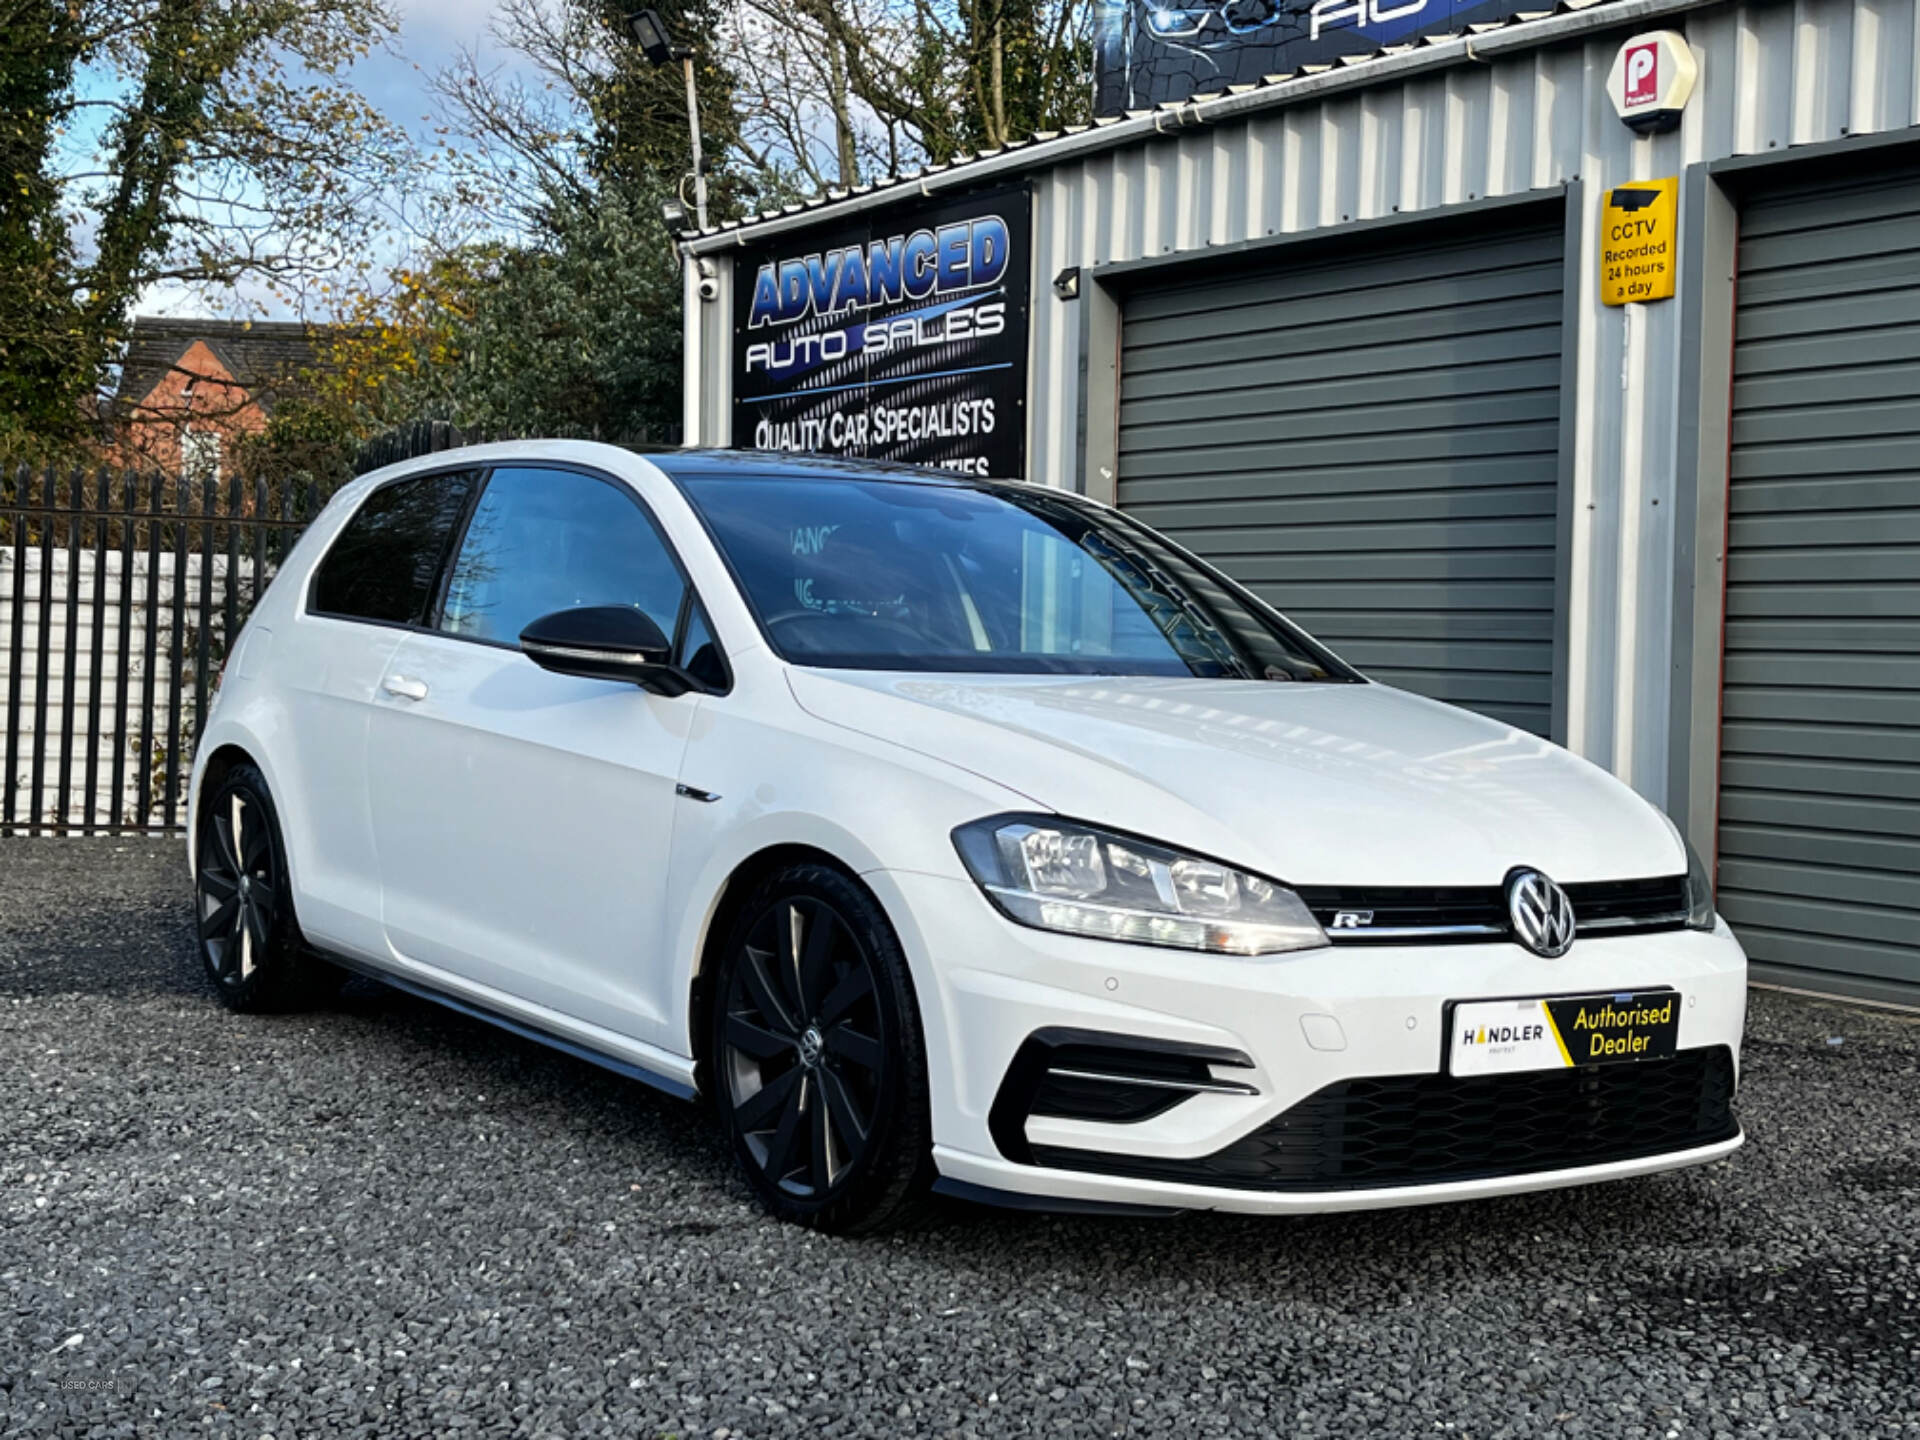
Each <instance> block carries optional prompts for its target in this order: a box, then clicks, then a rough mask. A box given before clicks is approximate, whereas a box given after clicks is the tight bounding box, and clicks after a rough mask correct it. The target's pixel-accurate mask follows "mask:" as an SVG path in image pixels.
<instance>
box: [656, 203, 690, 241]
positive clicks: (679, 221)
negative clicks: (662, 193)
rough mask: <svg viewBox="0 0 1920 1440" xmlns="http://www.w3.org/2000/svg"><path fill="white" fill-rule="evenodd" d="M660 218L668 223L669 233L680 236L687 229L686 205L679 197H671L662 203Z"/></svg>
mask: <svg viewBox="0 0 1920 1440" xmlns="http://www.w3.org/2000/svg"><path fill="white" fill-rule="evenodd" d="M660 218H661V219H662V220H664V221H666V222H667V231H668V233H670V234H673V235H678V234H679V233H680V232H681V231H682V230H685V229H686V228H687V207H686V203H685V202H684V201H683V200H681V198H680V197H679V196H678V195H669V196H668V197H667V198H666V199H665V200H662V201H661V202H660Z"/></svg>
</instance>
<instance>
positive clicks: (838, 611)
mask: <svg viewBox="0 0 1920 1440" xmlns="http://www.w3.org/2000/svg"><path fill="white" fill-rule="evenodd" d="M681 486H682V488H683V489H684V490H685V492H686V494H687V496H688V497H689V499H691V501H692V502H693V504H694V507H695V508H696V509H697V510H698V511H699V512H700V514H701V515H702V517H704V519H705V520H706V523H707V526H708V528H709V530H710V531H711V532H712V534H713V537H714V539H715V541H716V542H717V543H718V544H719V546H720V550H721V552H722V554H724V555H725V557H726V560H727V563H728V564H729V565H730V566H731V567H732V570H733V573H734V575H735V577H736V578H737V579H738V581H739V583H740V587H741V589H742V590H743V591H744V592H745V594H746V597H747V601H748V603H749V604H750V605H751V606H752V607H753V609H754V612H755V613H756V615H757V616H758V618H759V620H760V624H761V626H762V628H763V629H764V630H765V631H766V634H767V638H768V639H769V640H770V641H771V642H772V644H773V646H774V648H775V649H776V650H777V651H778V652H779V653H780V654H781V655H782V656H784V657H785V658H786V659H788V660H791V661H794V662H796V663H798V664H802V665H820V666H830V667H835V668H842V669H862V670H933V671H940V670H946V671H975V672H979V671H987V672H1000V673H1006V674H1068V675H1200V676H1210V677H1225V678H1239V679H1252V680H1352V679H1355V678H1357V677H1356V676H1355V675H1354V674H1353V672H1352V671H1350V670H1347V669H1346V668H1345V667H1343V666H1342V665H1340V663H1339V662H1338V661H1336V660H1335V659H1334V658H1333V657H1332V656H1331V655H1329V654H1327V653H1326V652H1325V651H1323V650H1322V649H1321V648H1320V647H1319V646H1317V645H1316V644H1314V643H1313V642H1312V641H1311V640H1309V639H1307V637H1306V636H1304V635H1302V634H1301V633H1300V632H1299V631H1297V630H1294V629H1293V628H1292V627H1290V626H1289V625H1288V624H1287V623H1286V622H1285V621H1284V620H1282V619H1281V618H1280V617H1279V616H1278V615H1277V614H1275V613H1274V612H1272V611H1271V610H1269V609H1267V608H1266V607H1265V606H1263V605H1261V604H1260V602H1259V601H1257V600H1255V599H1254V598H1253V597H1252V596H1250V595H1248V594H1247V593H1246V592H1245V591H1243V590H1240V589H1239V587H1237V586H1235V585H1233V584H1232V582H1230V581H1228V580H1226V579H1224V578H1223V577H1221V576H1220V575H1219V574H1217V573H1216V572H1214V571H1212V570H1210V569H1208V568H1207V567H1205V566H1203V565H1201V564H1200V563H1198V562H1197V561H1195V560H1194V559H1193V558H1192V557H1190V556H1188V555H1186V554H1185V553H1184V552H1182V551H1180V550H1178V549H1176V548H1175V547H1173V546H1172V545H1170V544H1169V543H1168V542H1167V541H1165V540H1163V539H1162V538H1160V537H1159V536H1158V535H1156V534H1154V533H1153V532H1152V531H1150V530H1148V529H1146V528H1144V527H1142V526H1140V525H1137V524H1135V523H1133V522H1132V521H1129V520H1127V519H1126V518H1125V517H1123V516H1120V515H1117V514H1115V513H1113V512H1111V511H1106V510H1103V509H1100V508H1099V507H1096V506H1092V505H1088V504H1085V503H1082V502H1076V501H1072V500H1068V499H1066V498H1064V497H1056V496H1052V495H1048V494H1046V493H1045V492H1041V491H1034V490H1027V489H1015V488H1013V487H1009V486H1000V487H974V486H968V485H952V484H939V483H933V484H929V483H920V482H913V481H889V480H873V479H855V478H847V479H822V478H818V477H814V476H795V477H793V478H785V477H778V478H776V477H772V476H769V477H765V478H757V477H755V478H748V477H737V476H726V477H700V476H692V477H687V478H685V479H683V480H682V481H681Z"/></svg>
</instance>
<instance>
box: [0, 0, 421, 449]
mask: <svg viewBox="0 0 1920 1440" xmlns="http://www.w3.org/2000/svg"><path fill="white" fill-rule="evenodd" d="M393 29H394V20H393V17H392V15H391V13H390V12H389V11H388V10H387V8H386V5H385V3H384V0H0V457H4V456H5V455H6V454H7V453H8V452H10V451H14V450H18V449H20V448H21V447H23V446H33V447H41V448H45V447H49V446H54V447H57V446H59V445H61V444H65V443H71V442H73V441H75V440H77V439H78V438H80V437H81V436H82V435H83V434H84V432H85V429H86V426H87V420H88V416H89V412H90V409H91V402H92V400H93V397H95V396H96V395H97V394H98V392H99V391H100V389H101V387H102V386H103V385H104V384H105V382H106V380H107V378H108V375H109V372H110V370H111V368H112V366H113V364H114V362H115V360H116V358H117V355H118V350H119V346H120V344H121V342H122V340H123V339H124V336H125V333H126V327H127V324H128V321H129V319H130V318H131V315H132V312H133V309H134V307H135V305H136V304H137V302H138V301H139V299H140V297H141V296H143V295H144V294H146V293H148V292H149V291H150V290H151V289H152V287H154V286H156V285H161V284H170V285H173V286H176V287H185V288H189V289H197V290H199V291H201V292H203V293H205V294H207V295H209V296H210V297H212V298H213V299H214V301H215V302H216V303H220V302H224V301H227V300H228V299H229V297H231V296H232V295H233V293H234V292H235V290H236V288H237V287H248V288H250V289H252V290H253V291H254V293H256V294H259V295H262V296H271V295H273V294H275V293H276V292H277V293H281V294H295V293H299V292H301V291H303V290H305V289H306V288H307V287H309V286H310V285H311V284H313V283H314V282H315V281H316V280H317V279H318V278H319V277H321V276H329V277H336V281H337V278H338V277H340V276H342V275H350V274H351V273H352V271H353V269H354V266H355V265H356V263H359V262H360V261H361V259H362V257H364V256H366V255H367V254H369V253H371V251H372V248H373V244H374V242H375V240H376V239H377V233H378V231H379V230H380V228H381V227H382V225H383V223H384V219H383V214H382V211H381V209H380V207H379V205H378V204H377V203H376V201H377V199H378V197H379V196H381V195H383V194H385V193H387V192H388V191H389V190H390V188H391V187H392V186H393V185H394V183H395V182H396V180H397V178H398V177H399V176H400V174H401V173H402V171H403V153H402V147H401V145H400V143H399V141H400V136H399V132H398V131H397V130H395V129H394V127H392V126H391V125H389V124H388V123H387V122H386V121H385V120H384V119H383V118H382V117H381V116H380V115H379V113H378V112H377V111H376V110H375V109H374V107H373V106H371V105H370V104H369V103H368V102H367V101H366V99H365V98H364V97H362V96H361V95H360V94H359V93H358V92H357V91H356V90H355V89H354V88H353V86H352V85H351V83H350V82H349V80H348V78H347V77H348V71H349V70H350V68H351V66H352V65H353V63H354V61H355V60H357V59H358V58H359V57H361V56H362V55H364V54H366V53H367V51H368V50H369V49H370V48H371V47H373V46H375V45H377V44H380V43H383V42H384V40H385V39H386V38H387V37H388V36H389V35H391V34H392V33H393ZM76 156H79V157H82V158H80V159H78V160H77V161H76V159H75V157H76ZM223 308H224V306H223Z"/></svg>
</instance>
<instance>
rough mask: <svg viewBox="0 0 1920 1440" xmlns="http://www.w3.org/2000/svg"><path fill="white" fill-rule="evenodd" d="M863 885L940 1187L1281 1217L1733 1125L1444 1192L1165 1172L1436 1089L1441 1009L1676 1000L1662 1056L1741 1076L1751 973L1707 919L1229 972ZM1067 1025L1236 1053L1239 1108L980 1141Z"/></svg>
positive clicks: (1267, 961) (1194, 1107) (1055, 1120)
mask: <svg viewBox="0 0 1920 1440" xmlns="http://www.w3.org/2000/svg"><path fill="white" fill-rule="evenodd" d="M864 878H865V879H866V880H867V882H868V883H869V884H870V885H872V886H873V887H874V889H875V891H876V893H878V894H879V896H880V898H881V900H882V903H883V904H885V905H886V907H887V909H888V912H889V914H890V915H892V916H893V917H894V918H895V921H896V925H897V926H898V928H899V930H900V935H901V941H902V943H903V944H904V945H905V946H906V948H907V951H908V955H909V958H910V960H911V962H912V966H913V974H914V978H915V982H916V986H917V988H918V991H919V997H918V998H919V1002H920V1010H921V1017H922V1022H923V1026H924V1029H925V1031H926V1041H927V1057H928V1067H929V1072H930V1079H931V1091H932V1095H931V1098H932V1104H933V1117H934V1141H935V1149H934V1155H935V1160H936V1163H937V1165H938V1167H939V1170H940V1173H941V1175H942V1176H943V1177H945V1178H948V1179H950V1180H956V1181H961V1182H964V1183H966V1184H969V1185H974V1186H981V1187H986V1188H989V1189H992V1190H996V1191H1001V1192H1012V1193H1017V1194H1022V1195H1030V1196H1043V1197H1050V1198H1053V1199H1057V1200H1060V1201H1063V1202H1080V1203H1084V1202H1104V1203H1113V1204H1123V1205H1135V1206H1140V1205H1150V1206H1167V1207H1176V1208H1190V1209H1222V1210H1239V1211H1248V1212H1255V1213H1293V1212H1303V1211H1317V1210H1342V1209H1370V1208H1378V1207H1384V1206H1393V1205H1416V1204H1431V1203H1436V1202H1440V1201H1447V1200H1459V1199H1471V1198H1476V1197H1481V1196H1491V1195H1503V1194H1512V1193H1516V1192H1520V1191H1527V1190H1539V1189H1549V1188H1554V1187H1557V1186H1566V1185H1579V1184H1586V1183H1591V1182H1595V1181H1600V1180H1610V1179H1621V1178H1626V1177H1628V1176H1633V1175H1643V1174H1649V1173H1653V1172H1655V1171H1660V1170H1668V1169H1675V1168H1678V1167H1681V1166H1686V1165H1696V1164H1702V1163H1705V1162H1707V1161H1711V1160H1714V1159H1717V1158H1719V1157H1720V1156H1722V1155H1725V1154H1727V1153H1729V1152H1730V1151H1732V1150H1734V1149H1736V1148H1738V1146H1739V1145H1740V1143H1741V1136H1740V1134H1739V1133H1738V1131H1737V1129H1736V1130H1733V1131H1732V1132H1731V1133H1724V1134H1716V1135H1714V1136H1712V1137H1711V1140H1710V1142H1709V1143H1701V1144H1690V1145H1683V1146H1678V1147H1676V1148H1671V1149H1662V1150H1661V1151H1660V1152H1659V1153H1655V1154H1635V1155H1632V1156H1629V1157H1626V1158H1618V1159H1609V1160H1607V1161H1606V1162H1605V1163H1597V1164H1583V1163H1579V1158H1578V1157H1575V1159H1574V1161H1573V1163H1569V1160H1568V1157H1567V1156H1566V1155H1565V1154H1562V1155H1559V1156H1556V1157H1554V1158H1553V1159H1551V1160H1548V1161H1544V1162H1543V1163H1542V1164H1541V1165H1540V1166H1539V1167H1538V1168H1534V1167H1532V1166H1528V1165H1524V1164H1523V1165H1522V1166H1521V1167H1519V1168H1518V1169H1517V1170H1514V1171H1512V1172H1511V1173H1500V1174H1490V1175H1480V1176H1474V1177H1471V1178H1457V1179H1455V1178H1450V1179H1447V1180H1445V1181H1442V1182H1440V1183H1416V1184H1370V1185H1365V1186H1351V1187H1348V1186H1341V1187H1337V1188H1302V1187H1301V1186H1299V1185H1291V1186H1289V1187H1287V1188H1285V1189H1276V1188H1271V1187H1262V1186H1261V1185H1260V1184H1258V1183H1257V1182H1254V1183H1248V1184H1214V1183H1187V1182H1186V1181H1185V1180H1182V1179H1178V1178H1167V1176H1168V1173H1171V1172H1177V1171H1178V1169H1179V1168H1180V1167H1179V1165H1178V1163H1177V1162H1181V1161H1197V1160H1201V1159H1203V1158H1204V1157H1210V1156H1215V1155H1217V1154H1219V1153H1220V1152H1222V1151H1223V1150H1225V1149H1226V1148H1227V1147H1229V1146H1232V1145H1234V1144H1235V1143H1236V1142H1239V1141H1242V1140H1244V1139H1245V1138H1247V1137H1249V1136H1252V1135H1254V1134H1255V1132H1259V1131H1261V1130H1262V1128H1263V1127H1266V1126H1268V1125H1269V1124H1270V1123H1271V1122H1275V1121H1276V1120H1277V1119H1279V1118H1280V1117H1282V1116H1283V1115H1285V1114H1286V1112H1289V1111H1291V1110H1293V1109H1294V1107H1296V1106H1298V1105H1299V1104H1300V1103H1301V1102H1302V1101H1305V1100H1307V1099H1308V1097H1310V1096H1314V1095H1316V1093H1317V1092H1321V1091H1323V1090H1324V1089H1325V1088H1326V1087H1328V1086H1332V1085H1336V1084H1337V1083H1338V1082H1343V1081H1358V1080H1370V1079H1373V1078H1376V1077H1395V1076H1421V1075H1428V1076H1433V1075H1438V1074H1440V1073H1441V1072H1442V1070H1443V1068H1444V1063H1445V1062H1444V1054H1445V1048H1446V1044H1447V1040H1448V1037H1447V1034H1446V1025H1447V1018H1448V1007H1449V1006H1450V1004H1451V1003H1452V1002H1456V1001H1464V1000H1481V999H1504V998H1513V999H1519V998H1527V997H1548V996H1571V995H1583V994H1596V993H1608V992H1617V991H1632V990H1647V989H1653V988H1658V987H1666V988H1671V989H1674V990H1676V991H1678V992H1679V994H1680V997H1681V1000H1680V1005H1681V1010H1680V1021H1679V1035H1678V1046H1679V1050H1680V1051H1681V1052H1682V1053H1683V1054H1686V1053H1687V1052H1694V1051H1705V1050H1709V1049H1711V1048H1712V1047H1722V1046H1724V1047H1726V1050H1727V1052H1728V1053H1729V1055H1730V1056H1731V1058H1732V1061H1733V1064H1734V1066H1735V1067H1737V1064H1738V1057H1739V1051H1740V1042H1741V1037H1742V1033H1743V1031H1744V1027H1745V1019H1746V983H1747V973H1746V972H1747V965H1746V957H1745V955H1744V953H1743V952H1742V951H1741V949H1740V946H1739V944H1738V942H1737V941H1736V940H1735V939H1734V938H1733V935H1732V933H1731V932H1730V931H1729V930H1728V929H1727V927H1726V925H1725V923H1724V922H1722V923H1721V924H1720V925H1719V926H1718V927H1717V928H1716V929H1715V930H1714V931H1713V932H1712V933H1703V932H1696V931H1685V930H1681V931H1668V932H1661V933H1656V934H1647V935H1630V936H1613V937H1606V938H1591V939H1583V940H1580V941H1578V942H1576V943H1575V945H1574V947H1573V948H1572V950H1570V951H1569V952H1568V953H1567V954H1566V955H1564V956H1562V957H1560V958H1559V959H1556V960H1544V959H1541V958H1540V957H1539V956H1536V955H1533V954H1532V953H1530V952H1528V951H1526V950H1524V949H1522V948H1521V947H1520V946H1518V945H1514V944H1511V943H1505V942H1499V943H1492V944H1471V945H1458V944H1456V945H1427V946H1416V945H1409V946H1374V945H1370V946H1359V945H1348V946H1338V947H1327V948H1324V949H1319V950H1313V951H1307V952H1302V953H1298V954H1294V955H1280V956H1271V957H1266V958H1261V959H1242V958H1237V957H1227V956H1215V955H1202V954H1196V953H1191V952H1186V951H1178V950H1164V949H1156V948H1153V947H1150V946H1138V945H1120V944H1115V943H1112V942H1108V941H1100V940H1089V939H1083V938H1079V937H1074V936H1068V935H1057V934H1053V933H1051V932H1047V931H1040V930H1034V929H1030V928H1027V927H1024V926H1018V925H1015V924H1013V923H1012V922H1010V921H1008V920H1006V919H1005V918H1004V917H1002V916H1001V915H1000V914H998V912H996V911H994V910H993V909H992V908H991V906H989V905H988V904H987V902H986V900H985V899H984V897H982V896H981V895H980V893H979V892H978V890H977V889H976V888H975V887H974V886H973V885H972V884H971V883H970V882H967V881H963V880H957V879H951V878H947V877H940V876H931V875H924V874H917V873H907V872H899V871H876V872H873V873H871V874H869V875H867V876H866V877H864ZM1063 1029H1065V1030H1073V1031H1077V1032H1096V1033H1098V1034H1101V1035H1110V1036H1124V1037H1127V1038H1129V1039H1132V1040H1136V1041H1151V1042H1162V1043H1165V1044H1167V1045H1170V1046H1200V1047H1207V1048H1209V1049H1213V1050H1223V1051H1237V1052H1240V1053H1241V1054H1242V1055H1244V1056H1245V1057H1246V1058H1247V1059H1248V1060H1250V1061H1251V1064H1250V1065H1249V1066H1246V1067H1239V1066H1235V1067H1232V1068H1221V1067H1217V1066H1216V1067H1215V1069H1214V1073H1215V1074H1216V1075H1218V1076H1219V1077H1221V1078H1223V1079H1224V1078H1231V1079H1232V1080H1235V1081H1239V1082H1244V1083H1245V1084H1246V1085H1247V1086H1248V1087H1249V1088H1250V1089H1251V1090H1252V1092H1253V1093H1251V1094H1201V1095H1195V1096H1193V1097H1192V1098H1190V1099H1186V1100H1183V1101H1181V1102H1180V1103H1179V1104H1176V1105H1174V1106H1173V1107H1172V1108H1171V1109H1168V1110H1166V1111H1165V1112H1163V1113H1161V1114H1158V1115H1156V1116H1153V1117H1151V1118H1148V1119H1145V1120H1140V1121H1133V1122H1129V1123H1123V1124H1113V1123H1104V1122H1099V1121H1092V1120H1085V1119H1067V1118H1059V1117H1051V1116H1033V1117H1031V1118H1028V1119H1026V1120H1025V1124H1024V1132H1025V1136H1026V1138H1027V1139H1028V1140H1029V1141H1031V1143H1032V1146H1033V1147H1034V1150H1035V1151H1037V1152H1038V1157H1039V1159H1040V1161H1041V1163H1025V1162H1026V1161H1028V1160H1030V1159H1032V1158H1034V1157H1031V1156H1022V1155H1019V1154H1014V1155H1010V1154H1009V1153H1007V1152H1008V1150H1009V1148H1017V1147H1009V1146H1006V1145H1003V1144H999V1143H997V1142H996V1140H995V1138H994V1135H993V1133H992V1129H991V1128H990V1123H989V1116H990V1112H991V1111H992V1109H993V1105H994V1100H995V1097H996V1095H997V1094H998V1093H999V1091H1000V1089H1001V1086H1002V1084H1003V1083H1004V1082H1005V1080H1006V1077H1007V1074H1008V1070H1009V1067H1010V1066H1011V1065H1012V1064H1013V1062H1014V1058H1015V1056H1016V1054H1017V1053H1018V1052H1019V1050H1020V1048H1021V1046H1022V1045H1023V1044H1024V1043H1026V1042H1027V1041H1028V1040H1029V1038H1030V1037H1032V1036H1034V1035H1036V1034H1038V1033H1041V1032H1049V1031H1057V1030H1063ZM1635 1063H1659V1062H1635ZM1607 1068H1609V1069H1618V1068H1619V1067H1607ZM1582 1073H1583V1074H1584V1073H1590V1072H1582ZM1005 1134H1006V1132H1005V1129H1004V1122H1003V1128H1002V1137H1003V1139H1004V1138H1005ZM1063 1151H1065V1152H1075V1151H1079V1152H1095V1153H1097V1154H1098V1155H1101V1156H1106V1157H1141V1158H1142V1159H1144V1160H1145V1161H1146V1162H1147V1164H1146V1166H1145V1167H1144V1168H1148V1169H1154V1168H1157V1169H1159V1170H1161V1171H1162V1172H1166V1173H1163V1174H1161V1175H1160V1176H1157V1177H1148V1176H1142V1175H1139V1174H1133V1175H1129V1174H1120V1173H1101V1169H1102V1166H1101V1164H1100V1163H1099V1162H1095V1161H1091V1160H1088V1161H1087V1162H1086V1163H1087V1165H1088V1168H1077V1167H1078V1163H1079V1162H1078V1161H1076V1168H1057V1167H1056V1166H1054V1165H1052V1164H1049V1163H1045V1161H1046V1159H1047V1157H1058V1156H1060V1155H1061V1154H1062V1152H1063ZM1106 1168H1109V1169H1111V1168H1124V1167H1106Z"/></svg>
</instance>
